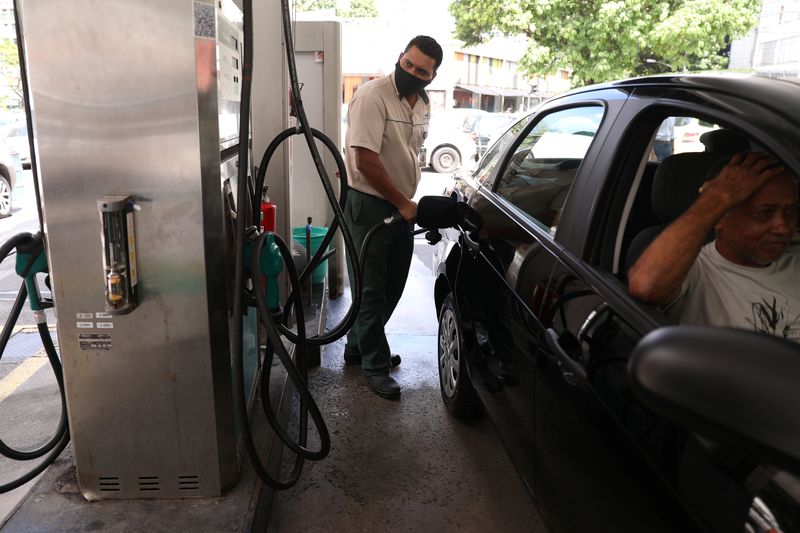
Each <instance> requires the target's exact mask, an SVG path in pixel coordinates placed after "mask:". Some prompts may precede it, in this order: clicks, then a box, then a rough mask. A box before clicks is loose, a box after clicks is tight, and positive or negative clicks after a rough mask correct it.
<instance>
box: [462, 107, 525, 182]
mask: <svg viewBox="0 0 800 533" xmlns="http://www.w3.org/2000/svg"><path fill="white" fill-rule="evenodd" d="M532 116H533V115H530V116H527V117H525V118H523V119H520V120H519V121H517V123H516V124H514V125H513V126H511V127H510V128H509V129H508V131H506V132H505V133H504V134H503V135H502V136H501V137H500V138H499V139H498V140H497V142H496V143H494V144H493V145H492V147H491V148H490V149H489V151H488V152H486V154H485V155H484V156H483V158H482V159H481V160H480V163H478V168H477V169H475V173H474V176H475V178H476V179H477V180H478V181H479V182H480V183H481V184H483V185H487V184H488V182H489V180H490V179H491V177H492V175H493V171H494V169H495V168H496V167H497V165H498V164H500V161H502V160H503V154H505V153H506V150H508V147H509V146H511V144H512V143H513V142H514V139H516V138H517V135H519V134H520V132H521V131H522V130H524V129H525V126H526V125H527V124H528V123H529V122H530V121H531V117H532Z"/></svg>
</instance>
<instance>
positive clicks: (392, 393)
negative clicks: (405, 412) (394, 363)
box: [367, 374, 400, 400]
mask: <svg viewBox="0 0 800 533" xmlns="http://www.w3.org/2000/svg"><path fill="white" fill-rule="evenodd" d="M367 383H369V387H370V388H371V389H372V392H374V393H375V394H377V395H378V396H380V397H381V398H387V399H389V400H394V399H396V398H399V397H400V385H398V384H397V382H396V381H395V380H394V378H392V376H389V375H388V374H387V375H379V376H367Z"/></svg>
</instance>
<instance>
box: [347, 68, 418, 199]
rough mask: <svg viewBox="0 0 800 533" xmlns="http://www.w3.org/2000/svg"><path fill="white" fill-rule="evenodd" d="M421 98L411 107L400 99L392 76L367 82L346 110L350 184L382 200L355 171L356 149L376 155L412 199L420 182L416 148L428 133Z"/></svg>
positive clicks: (402, 190) (403, 191)
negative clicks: (364, 149) (359, 148)
mask: <svg viewBox="0 0 800 533" xmlns="http://www.w3.org/2000/svg"><path fill="white" fill-rule="evenodd" d="M426 99H427V96H426V97H424V98H423V96H421V95H420V97H419V98H417V101H416V103H415V104H414V107H413V108H412V107H411V106H410V105H409V103H408V100H406V99H405V98H404V97H402V96H400V94H399V93H398V92H397V87H396V86H395V83H394V73H392V74H390V75H389V76H385V77H383V78H378V79H375V80H370V81H368V82H367V83H365V84H364V85H362V86H361V87H359V88H358V90H357V91H356V92H355V94H354V95H353V98H352V99H351V100H350V105H349V106H348V109H347V124H348V127H347V135H346V138H345V146H346V148H347V152H346V155H345V164H346V166H347V176H348V180H349V185H350V186H351V187H352V188H354V189H355V190H357V191H361V192H363V193H367V194H371V195H373V196H377V197H379V198H383V197H382V196H381V195H380V194H378V192H377V191H376V190H375V189H374V188H373V187H372V185H370V184H369V182H368V181H367V179H366V178H364V177H363V176H362V175H361V173H360V172H359V171H358V169H357V168H356V165H355V163H356V159H355V147H356V146H359V147H361V148H366V149H368V150H371V151H373V152H375V153H376V154H378V156H379V157H380V160H381V163H383V166H384V167H385V168H386V171H387V172H388V173H389V175H390V176H391V177H392V179H393V181H394V184H395V186H396V187H397V188H398V189H400V191H401V192H402V193H403V194H405V195H406V197H408V198H412V197H413V196H414V193H415V192H416V190H417V184H418V183H419V179H420V169H419V163H418V161H417V159H418V157H419V149H420V148H421V147H422V141H423V140H424V139H425V135H426V134H427V132H428V123H429V122H430V117H431V113H430V107H429V105H428V104H427V103H426V102H425V100H426Z"/></svg>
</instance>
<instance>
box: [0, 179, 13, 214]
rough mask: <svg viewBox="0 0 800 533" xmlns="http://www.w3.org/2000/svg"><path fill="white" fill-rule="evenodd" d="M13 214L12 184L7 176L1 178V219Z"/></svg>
mask: <svg viewBox="0 0 800 533" xmlns="http://www.w3.org/2000/svg"><path fill="white" fill-rule="evenodd" d="M10 214H11V184H9V182H8V179H7V178H6V177H5V176H0V218H5V217H7V216H8V215H10Z"/></svg>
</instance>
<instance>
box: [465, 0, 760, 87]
mask: <svg viewBox="0 0 800 533" xmlns="http://www.w3.org/2000/svg"><path fill="white" fill-rule="evenodd" d="M760 6H761V2H760V1H759V0H616V1H603V0H456V1H454V2H453V3H452V4H451V5H450V12H451V13H452V14H453V16H454V17H455V19H456V37H457V38H459V39H461V40H463V41H464V42H465V43H466V44H467V45H472V44H478V43H480V42H483V41H486V40H488V39H489V38H491V37H492V36H494V35H497V34H503V35H508V36H514V35H523V36H525V37H527V38H528V51H527V53H526V55H525V56H524V57H523V58H522V59H521V60H520V65H519V67H520V70H521V71H522V72H523V73H524V74H527V75H528V76H531V77H533V76H537V75H543V74H547V73H551V72H553V71H554V70H555V69H557V68H570V69H572V72H573V81H574V82H576V83H578V84H587V83H594V82H600V81H607V80H611V79H616V78H624V77H627V76H631V75H635V74H645V73H653V72H663V71H665V70H667V68H666V67H665V66H662V65H659V64H658V63H646V62H645V59H652V60H655V61H658V62H660V63H662V64H664V63H665V64H668V65H670V66H671V67H672V69H673V70H676V71H680V70H683V69H688V70H702V69H706V68H720V67H724V66H725V65H726V64H727V58H726V57H724V56H721V55H719V52H720V51H721V50H723V49H725V48H726V46H727V43H729V42H730V40H732V39H736V38H738V37H741V36H743V35H745V34H746V33H747V32H748V31H750V29H752V28H753V26H754V25H755V24H756V22H757V21H758V11H759V8H760Z"/></svg>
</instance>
